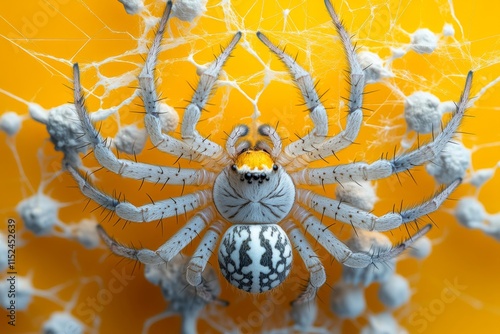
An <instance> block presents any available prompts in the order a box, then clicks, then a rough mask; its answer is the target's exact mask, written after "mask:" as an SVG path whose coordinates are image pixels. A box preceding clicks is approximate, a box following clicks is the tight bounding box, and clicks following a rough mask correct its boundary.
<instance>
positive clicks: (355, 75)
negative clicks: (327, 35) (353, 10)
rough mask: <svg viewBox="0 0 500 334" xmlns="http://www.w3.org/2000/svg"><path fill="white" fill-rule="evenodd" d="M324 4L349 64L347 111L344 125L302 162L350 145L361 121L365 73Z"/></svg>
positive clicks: (330, 9)
mask: <svg viewBox="0 0 500 334" xmlns="http://www.w3.org/2000/svg"><path fill="white" fill-rule="evenodd" d="M325 6H326V8H327V10H328V13H329V14H330V17H331V18H332V21H333V24H334V25H335V29H336V30H337V33H338V34H339V37H340V41H341V42H342V45H343V47H344V52H345V55H346V57H347V62H348V64H349V69H348V72H349V78H348V81H349V85H350V87H351V88H350V91H349V98H348V99H347V102H348V103H347V105H348V108H349V110H348V112H349V114H348V115H347V123H346V127H345V129H344V130H343V131H341V132H340V133H338V134H337V135H335V136H334V137H332V138H330V139H328V140H327V141H325V142H324V143H323V144H322V145H321V146H320V147H318V148H317V149H316V150H312V151H310V152H308V153H307V155H306V156H305V157H303V160H304V162H306V161H307V162H311V161H317V160H321V159H325V158H327V157H329V156H332V155H335V153H336V152H338V151H339V150H341V149H343V148H345V147H347V146H349V145H351V144H352V143H353V142H354V140H355V139H356V137H357V136H358V133H359V129H360V127H361V123H362V121H363V111H362V108H363V91H364V89H365V85H366V81H365V73H364V71H363V68H362V67H361V64H360V63H359V61H358V56H357V54H356V46H355V45H353V44H352V41H351V37H350V36H349V34H348V32H347V31H346V29H345V28H344V26H343V24H342V22H341V21H340V19H339V17H338V16H337V13H335V10H334V9H333V6H332V4H331V2H330V1H329V0H325Z"/></svg>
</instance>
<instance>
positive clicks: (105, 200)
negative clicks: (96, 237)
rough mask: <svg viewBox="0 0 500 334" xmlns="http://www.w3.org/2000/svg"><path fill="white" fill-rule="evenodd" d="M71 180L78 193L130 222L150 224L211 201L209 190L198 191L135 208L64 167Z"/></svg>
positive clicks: (74, 170) (70, 168)
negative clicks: (77, 188)
mask: <svg viewBox="0 0 500 334" xmlns="http://www.w3.org/2000/svg"><path fill="white" fill-rule="evenodd" d="M66 167H67V169H68V171H69V172H70V173H71V175H72V176H73V178H74V179H75V180H76V182H77V183H78V186H79V188H80V191H81V192H82V193H83V194H84V195H85V196H87V197H88V198H90V199H92V200H93V201H94V202H96V203H97V204H99V205H100V206H102V207H103V208H106V209H108V210H112V211H115V213H116V215H117V216H118V217H120V218H123V219H125V220H127V221H131V222H137V223H142V222H150V221H154V220H160V219H163V218H168V217H173V216H178V215H179V214H184V213H187V212H189V211H192V210H194V209H196V208H198V207H202V206H205V205H206V204H208V203H209V202H210V201H211V200H212V192H211V190H198V191H195V192H193V193H191V194H188V195H184V196H179V197H172V198H169V199H166V200H163V201H158V202H155V203H151V204H146V205H142V206H135V205H133V204H131V203H129V202H120V201H119V200H117V199H115V198H113V197H111V196H108V195H106V194H104V193H103V192H101V191H99V190H97V189H96V188H95V187H94V186H93V185H92V184H90V183H89V182H88V181H87V180H86V179H85V178H84V177H82V176H81V175H80V173H79V172H78V171H77V170H76V169H74V168H73V167H72V166H70V165H68V166H66Z"/></svg>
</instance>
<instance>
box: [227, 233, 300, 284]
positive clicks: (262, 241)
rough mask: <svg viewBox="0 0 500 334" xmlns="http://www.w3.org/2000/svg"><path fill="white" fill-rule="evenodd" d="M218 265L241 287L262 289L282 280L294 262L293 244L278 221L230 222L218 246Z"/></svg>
mask: <svg viewBox="0 0 500 334" xmlns="http://www.w3.org/2000/svg"><path fill="white" fill-rule="evenodd" d="M219 266H220V269H221V272H222V274H223V275H224V277H226V279H227V280H228V281H229V283H231V284H232V285H234V286H235V287H237V288H238V289H241V290H244V291H247V292H251V293H261V292H265V291H269V290H271V289H273V288H275V287H276V286H278V285H279V284H281V283H282V282H283V281H284V280H285V279H286V277H287V276H288V274H289V273H290V268H291V266H292V247H291V245H290V240H288V237H287V235H286V233H285V232H284V231H283V229H282V228H281V227H279V226H278V225H235V226H231V227H230V228H229V229H228V230H227V231H226V233H225V234H224V237H223V239H222V242H221V244H220V247H219Z"/></svg>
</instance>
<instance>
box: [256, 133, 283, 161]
mask: <svg viewBox="0 0 500 334" xmlns="http://www.w3.org/2000/svg"><path fill="white" fill-rule="evenodd" d="M259 133H260V134H261V135H263V136H266V137H269V139H271V142H272V143H273V147H272V149H270V154H271V157H273V159H275V160H276V159H278V158H279V156H280V154H281V148H282V143H281V138H280V136H279V135H278V133H277V132H276V129H274V128H272V127H270V126H269V125H267V124H263V125H261V126H259ZM259 145H262V146H263V144H261V143H260V142H259V143H257V146H259Z"/></svg>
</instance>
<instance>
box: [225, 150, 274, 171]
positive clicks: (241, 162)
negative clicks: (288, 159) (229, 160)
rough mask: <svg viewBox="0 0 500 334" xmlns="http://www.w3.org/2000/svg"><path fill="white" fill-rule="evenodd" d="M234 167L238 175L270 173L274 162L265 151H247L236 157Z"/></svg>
mask: <svg viewBox="0 0 500 334" xmlns="http://www.w3.org/2000/svg"><path fill="white" fill-rule="evenodd" d="M234 165H235V166H236V169H237V170H238V172H240V173H270V172H272V171H273V166H274V161H273V159H271V156H270V155H269V153H267V152H265V151H254V150H248V151H245V152H243V153H241V154H240V155H238V157H237V158H236V161H235V163H234Z"/></svg>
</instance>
